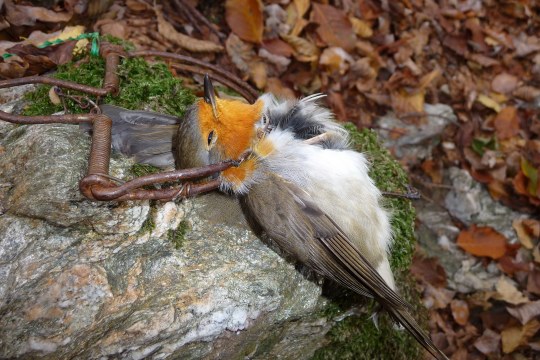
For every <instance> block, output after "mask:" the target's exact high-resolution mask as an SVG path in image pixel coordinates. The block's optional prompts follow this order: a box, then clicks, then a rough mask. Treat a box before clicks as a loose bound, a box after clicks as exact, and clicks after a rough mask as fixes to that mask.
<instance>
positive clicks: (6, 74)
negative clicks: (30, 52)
mask: <svg viewBox="0 0 540 360" xmlns="http://www.w3.org/2000/svg"><path fill="white" fill-rule="evenodd" d="M0 61H1V62H0V78H1V79H17V78H20V77H23V76H24V75H25V73H26V71H27V70H28V66H29V65H28V63H27V62H26V61H23V60H22V59H21V58H20V57H18V56H14V57H11V58H10V59H9V60H8V61H4V60H3V59H2V60H0Z"/></svg>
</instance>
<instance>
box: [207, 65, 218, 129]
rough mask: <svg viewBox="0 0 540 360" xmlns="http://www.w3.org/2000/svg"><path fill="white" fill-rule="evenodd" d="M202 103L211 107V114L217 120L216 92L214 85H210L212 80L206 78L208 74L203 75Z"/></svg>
mask: <svg viewBox="0 0 540 360" xmlns="http://www.w3.org/2000/svg"><path fill="white" fill-rule="evenodd" d="M204 101H206V103H207V104H209V105H210V106H212V112H213V113H214V117H215V118H216V119H217V117H218V113H217V103H216V92H215V90H214V85H212V80H210V76H208V74H205V75H204Z"/></svg>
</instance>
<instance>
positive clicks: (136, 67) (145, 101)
mask: <svg viewBox="0 0 540 360" xmlns="http://www.w3.org/2000/svg"><path fill="white" fill-rule="evenodd" d="M117 73H118V75H119V77H120V93H119V94H118V95H117V96H112V95H107V96H106V97H104V98H103V99H97V98H95V97H93V96H89V95H87V94H82V93H80V92H77V91H73V90H67V89H63V90H62V91H63V92H64V93H66V94H68V95H83V96H88V97H89V98H90V99H91V100H92V101H94V102H99V103H100V104H101V103H106V104H112V105H117V106H121V107H124V108H127V109H132V110H140V109H145V110H153V111H157V112H160V113H165V114H170V115H175V116H183V114H184V112H185V111H186V109H187V108H188V106H189V105H191V104H192V103H193V102H194V101H195V96H194V94H193V93H192V92H191V91H190V90H188V89H186V88H184V87H183V86H182V81H181V80H180V79H177V78H175V77H174V76H173V75H172V74H171V72H170V71H169V70H168V69H167V66H166V65H165V64H163V63H154V64H149V63H147V62H146V61H145V60H144V59H142V58H125V59H122V61H121V64H120V66H119V67H118V70H117ZM104 75H105V61H104V60H103V59H102V58H101V57H95V56H89V55H86V56H85V57H83V58H81V59H79V60H78V61H76V62H73V63H68V64H65V65H62V66H59V67H58V69H57V71H56V72H55V73H54V74H53V75H52V77H55V78H58V79H62V80H70V81H74V82H77V83H79V84H85V85H90V86H95V87H101V86H102V85H103V77H104ZM50 88H51V87H50V86H46V85H42V86H39V87H38V88H37V89H36V91H33V92H30V93H28V94H27V95H26V99H27V100H28V106H27V107H26V108H25V110H24V112H23V115H28V116H35V115H48V114H53V113H55V112H59V111H62V110H64V108H63V107H62V105H54V104H53V103H52V102H51V101H50V100H49V90H50ZM66 106H67V109H68V111H69V112H70V113H84V112H88V109H81V108H80V106H79V105H78V104H77V103H76V102H74V101H72V100H70V99H66Z"/></svg>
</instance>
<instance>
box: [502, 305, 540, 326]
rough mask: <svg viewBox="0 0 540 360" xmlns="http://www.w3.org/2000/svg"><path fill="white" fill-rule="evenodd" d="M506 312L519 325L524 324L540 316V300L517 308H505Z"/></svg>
mask: <svg viewBox="0 0 540 360" xmlns="http://www.w3.org/2000/svg"><path fill="white" fill-rule="evenodd" d="M506 310H507V311H508V312H509V313H510V315H512V316H513V317H515V318H516V319H518V320H519V322H520V323H521V324H526V323H528V322H529V321H530V320H532V319H534V318H538V317H539V316H540V300H537V301H532V302H530V303H527V304H524V305H521V306H517V307H513V308H512V307H507V308H506Z"/></svg>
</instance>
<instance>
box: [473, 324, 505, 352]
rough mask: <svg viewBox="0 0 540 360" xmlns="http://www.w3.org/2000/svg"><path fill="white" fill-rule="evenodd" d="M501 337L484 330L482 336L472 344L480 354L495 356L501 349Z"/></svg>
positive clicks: (491, 331) (493, 332) (489, 330)
mask: <svg viewBox="0 0 540 360" xmlns="http://www.w3.org/2000/svg"><path fill="white" fill-rule="evenodd" d="M500 344H501V335H499V334H498V333H496V332H495V331H493V330H491V329H485V330H484V333H483V334H482V336H480V337H479V338H478V339H476V341H475V342H474V347H475V348H477V349H478V351H480V352H481V353H482V354H484V355H489V354H497V353H499V351H500V347H501V345H500Z"/></svg>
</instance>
